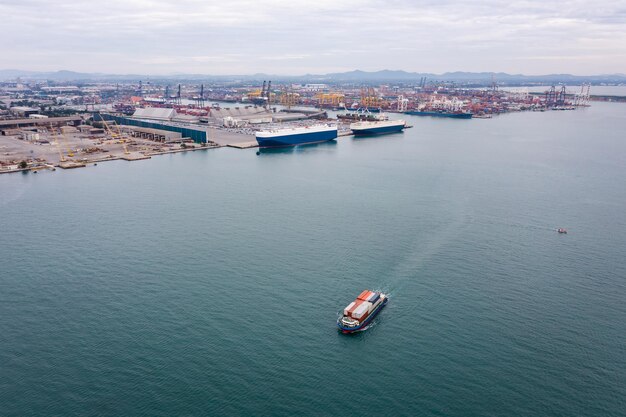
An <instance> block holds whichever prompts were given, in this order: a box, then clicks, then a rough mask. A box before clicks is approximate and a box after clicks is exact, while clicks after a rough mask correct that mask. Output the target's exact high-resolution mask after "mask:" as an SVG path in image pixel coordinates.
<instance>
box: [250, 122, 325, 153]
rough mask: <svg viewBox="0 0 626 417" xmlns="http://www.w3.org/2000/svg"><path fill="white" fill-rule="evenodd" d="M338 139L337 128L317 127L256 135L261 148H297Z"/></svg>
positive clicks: (278, 130)
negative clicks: (297, 146)
mask: <svg viewBox="0 0 626 417" xmlns="http://www.w3.org/2000/svg"><path fill="white" fill-rule="evenodd" d="M336 138H337V126H334V125H315V126H304V127H294V128H287V129H276V130H262V131H260V132H257V133H256V141H257V142H258V144H259V147H261V148H276V147H283V146H296V145H304V144H309V143H319V142H327V141H330V140H333V139H336Z"/></svg>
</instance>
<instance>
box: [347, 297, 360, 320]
mask: <svg viewBox="0 0 626 417" xmlns="http://www.w3.org/2000/svg"><path fill="white" fill-rule="evenodd" d="M362 303H363V301H361V300H354V305H353V306H352V307H351V308H350V310H348V315H349V316H352V313H353V312H354V310H356V309H357V308H358V307H359V306H360V305H361V304H362Z"/></svg>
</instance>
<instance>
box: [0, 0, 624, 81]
mask: <svg viewBox="0 0 626 417" xmlns="http://www.w3.org/2000/svg"><path fill="white" fill-rule="evenodd" d="M0 16H1V20H0V21H1V22H2V24H1V25H0V27H1V28H2V30H1V31H0V34H1V35H0V36H2V39H1V40H0V69H9V68H11V69H23V70H42V71H50V70H59V69H69V70H74V71H86V72H107V73H143V74H172V73H202V74H253V73H257V72H265V73H274V74H292V75H298V74H305V73H327V72H339V71H349V70H353V69H362V70H367V71H374V70H380V69H387V68H388V69H403V70H407V71H418V72H434V73H442V72H446V71H504V72H509V73H524V74H546V73H572V74H578V75H586V74H606V73H626V0H596V1H594V2H589V1H587V0H585V1H582V0H541V1H538V0H517V1H498V0H464V1H456V0H417V1H409V0H387V1H377V0H270V1H249V0H223V1H213V0H176V1H165V0H106V1H90V0H54V1H50V0H0Z"/></svg>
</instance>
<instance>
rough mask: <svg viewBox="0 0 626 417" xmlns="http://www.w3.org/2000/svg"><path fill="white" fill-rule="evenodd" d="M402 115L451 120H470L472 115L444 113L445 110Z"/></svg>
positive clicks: (415, 111)
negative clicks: (447, 118) (448, 118)
mask: <svg viewBox="0 0 626 417" xmlns="http://www.w3.org/2000/svg"><path fill="white" fill-rule="evenodd" d="M404 114H410V115H411V116H433V117H450V118H453V119H471V118H472V116H473V114H472V113H467V112H456V111H445V110H441V111H438V110H409V111H405V112H404Z"/></svg>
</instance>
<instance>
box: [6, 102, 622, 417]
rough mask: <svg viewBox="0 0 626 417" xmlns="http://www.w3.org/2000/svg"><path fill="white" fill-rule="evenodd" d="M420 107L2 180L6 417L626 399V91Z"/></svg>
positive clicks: (554, 412) (472, 407) (450, 408)
mask: <svg viewBox="0 0 626 417" xmlns="http://www.w3.org/2000/svg"><path fill="white" fill-rule="evenodd" d="M407 121H409V123H410V124H412V125H414V128H412V129H408V130H406V131H405V132H404V133H401V134H394V135H390V136H381V137H378V138H369V139H352V138H341V139H339V140H338V141H337V142H336V143H328V144H321V145H312V146H304V147H299V148H295V149H286V150H279V151H273V152H263V153H262V154H260V155H256V150H255V149H251V150H236V149H230V148H223V149H217V150H207V151H199V152H190V153H186V154H173V155H164V156H159V157H154V158H152V159H151V160H147V161H139V162H125V161H116V162H107V163H101V164H98V166H90V167H88V168H84V169H80V170H73V171H63V170H57V171H56V172H40V173H39V174H36V175H34V174H32V173H29V174H11V175H2V176H0V415H2V416H91V415H99V416H114V415H116V416H121V415H124V416H178V415H186V416H192V415H211V416H624V415H626V105H623V104H610V103H594V104H593V107H591V108H588V109H581V110H577V111H562V112H546V113H517V114H510V115H505V116H500V117H496V118H493V119H491V120H469V121H468V120H446V119H435V118H418V117H410V116H408V117H407ZM557 227H564V228H567V229H568V231H569V233H568V234H567V235H559V234H558V233H556V232H555V229H556V228H557ZM365 288H369V289H374V290H382V291H385V292H389V294H390V302H389V304H388V305H387V307H386V308H385V309H384V310H383V311H382V313H381V314H380V315H379V316H378V317H377V318H376V319H375V322H374V324H373V325H372V326H371V328H370V329H369V330H367V331H366V332H363V333H360V334H357V335H342V334H340V333H338V331H337V329H336V326H335V321H336V319H337V316H338V314H339V312H340V311H341V309H342V308H343V307H344V306H346V305H347V304H348V303H349V302H350V301H352V300H353V299H354V297H355V296H356V295H357V294H358V293H360V292H361V291H362V290H363V289H365Z"/></svg>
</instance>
